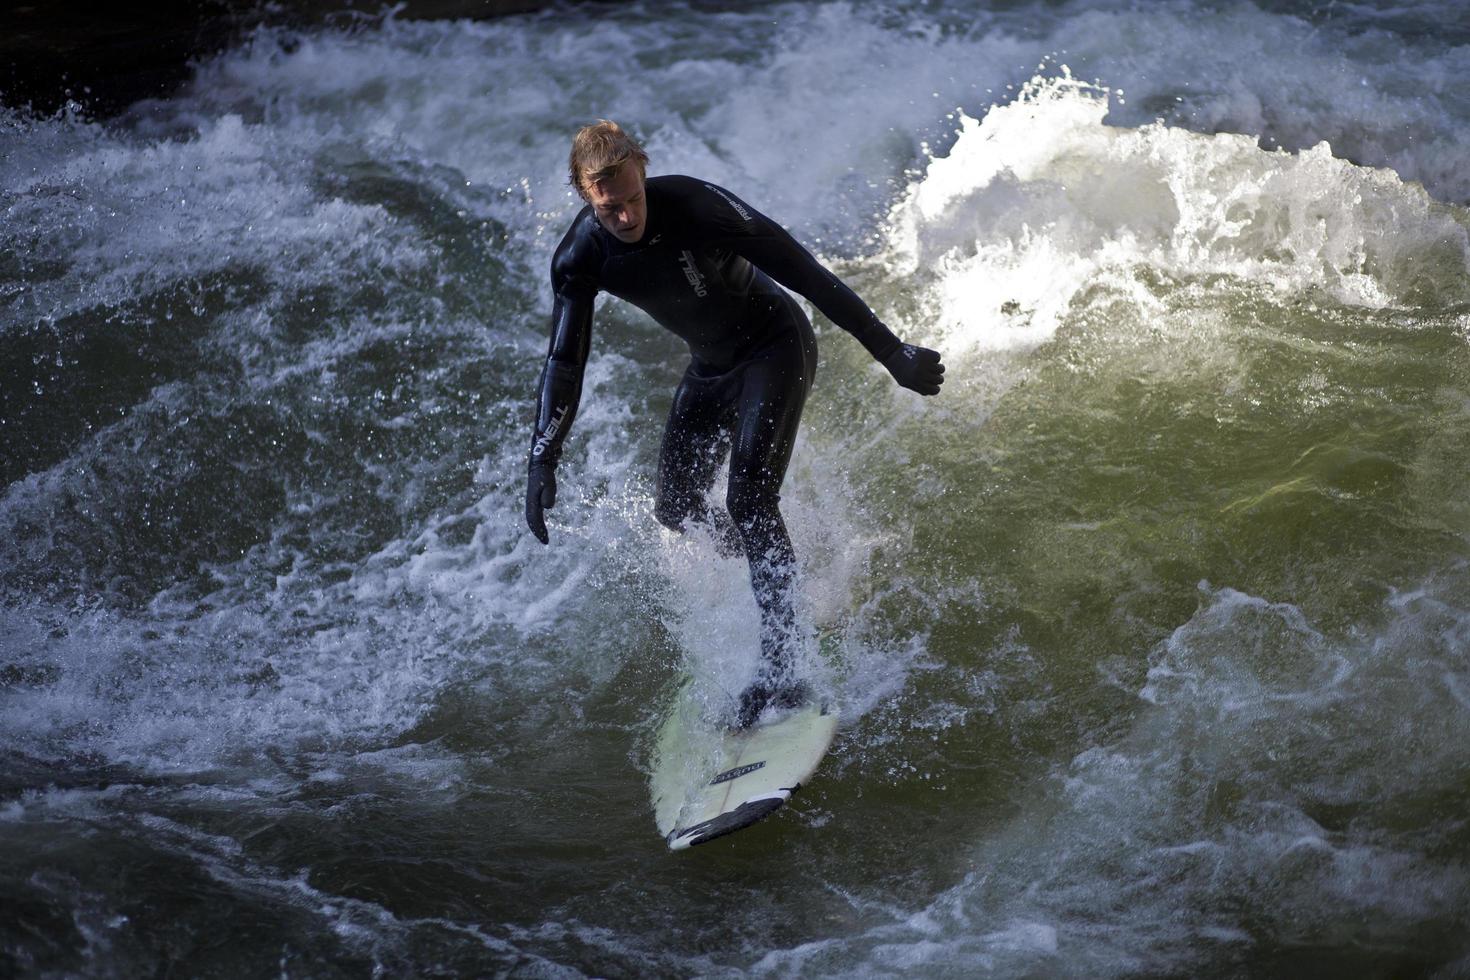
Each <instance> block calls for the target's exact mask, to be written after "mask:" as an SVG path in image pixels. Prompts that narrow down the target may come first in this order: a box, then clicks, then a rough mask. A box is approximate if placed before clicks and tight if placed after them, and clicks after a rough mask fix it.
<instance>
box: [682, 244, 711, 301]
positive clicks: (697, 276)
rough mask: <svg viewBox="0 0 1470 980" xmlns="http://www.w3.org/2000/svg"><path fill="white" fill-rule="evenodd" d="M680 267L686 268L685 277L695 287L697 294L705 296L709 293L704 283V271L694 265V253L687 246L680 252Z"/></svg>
mask: <svg viewBox="0 0 1470 980" xmlns="http://www.w3.org/2000/svg"><path fill="white" fill-rule="evenodd" d="M679 268H681V269H683V270H684V278H685V279H688V280H689V285H691V286H693V287H694V295H695V296H699V297H703V296H705V295H707V294H708V293H709V290H708V289H706V288H705V285H704V273H702V272H700V271H699V269H698V268H697V267H696V266H695V265H694V253H693V252H691V251H689V250H688V249H687V248H686V249H685V250H684V251H682V252H680V253H679Z"/></svg>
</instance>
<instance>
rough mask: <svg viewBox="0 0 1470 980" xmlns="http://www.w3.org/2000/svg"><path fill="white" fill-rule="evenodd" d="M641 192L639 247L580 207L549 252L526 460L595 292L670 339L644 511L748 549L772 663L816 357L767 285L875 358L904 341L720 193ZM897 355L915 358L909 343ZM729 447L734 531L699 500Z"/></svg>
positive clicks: (563, 426)
mask: <svg viewBox="0 0 1470 980" xmlns="http://www.w3.org/2000/svg"><path fill="white" fill-rule="evenodd" d="M645 190H646V193H647V205H648V210H647V223H646V226H645V228H644V230H643V236H642V237H641V238H640V239H639V241H637V242H635V243H633V244H628V243H625V242H622V241H620V240H618V239H617V238H616V237H614V236H613V235H612V234H611V233H609V232H608V231H607V230H606V229H605V228H603V227H602V225H601V224H600V223H599V221H598V220H597V217H596V215H595V214H594V213H593V211H592V208H591V207H590V206H589V207H586V208H583V209H582V211H581V213H580V214H578V215H577V217H576V219H575V220H574V221H573V222H572V227H571V229H570V230H569V231H568V232H567V234H566V237H564V238H563V239H562V241H561V244H560V245H559V246H558V247H557V249H556V253H555V255H554V256H553V258H552V262H551V284H552V289H553V291H554V293H555V300H554V305H553V310H552V329H551V347H550V350H549V352H548V353H547V358H546V367H545V369H544V370H543V372H542V375H541V386H540V398H539V406H538V410H537V415H536V432H535V437H534V440H533V442H532V450H531V466H532V468H533V470H534V468H535V467H536V466H538V465H550V466H554V465H555V464H556V462H557V460H558V458H559V457H560V455H561V445H562V441H563V440H564V439H565V438H566V434H567V429H568V428H569V427H570V426H571V423H572V419H573V418H574V416H575V415H576V411H577V403H578V401H579V399H580V396H581V388H582V373H583V369H584V366H585V365H586V362H587V352H588V347H589V344H590V340H591V333H592V306H593V298H594V297H595V296H596V295H597V293H598V291H599V290H605V291H607V292H609V293H611V294H612V295H614V296H617V297H619V298H620V299H623V300H626V301H627V302H629V303H632V304H633V305H635V306H638V307H640V308H641V309H643V310H645V311H647V312H648V313H649V314H650V315H652V316H653V318H654V319H655V320H657V321H658V322H659V323H660V324H662V325H663V326H665V327H667V328H668V329H669V330H671V331H673V332H674V333H676V334H678V335H679V336H680V337H682V338H683V339H684V340H685V341H686V342H687V343H688V344H689V351H690V354H691V355H692V358H691V360H690V363H689V367H688V369H687V370H686V371H685V373H684V378H683V380H682V381H681V382H680V383H679V387H678V390H677V391H676V392H675V393H674V402H673V407H672V408H671V409H670V412H669V420H668V425H667V427H666V428H665V431H664V439H663V448H662V451H661V453H660V458H659V469H658V490H657V503H656V506H655V513H656V515H657V517H658V520H659V521H660V522H661V523H663V524H665V525H667V526H668V527H671V528H674V529H675V530H679V529H681V528H682V527H683V525H684V523H685V522H686V521H688V520H691V519H693V520H696V521H703V522H705V523H708V524H709V525H711V526H712V527H714V528H715V530H716V532H717V533H718V534H719V535H720V536H721V539H722V540H723V542H724V543H725V545H726V546H727V547H729V548H732V549H735V548H738V549H739V550H740V551H743V552H744V554H745V555H746V557H747V559H748V560H749V563H750V576H751V585H752V587H753V588H754V590H755V596H756V602H757V604H758V605H759V607H760V610H761V648H762V651H763V652H764V653H765V655H766V657H767V658H768V659H769V660H770V661H771V663H772V664H773V665H774V666H777V667H780V666H782V665H783V662H784V660H785V655H784V651H785V649H786V643H785V639H786V638H787V637H788V636H789V635H790V633H791V630H792V629H793V626H794V614H793V592H794V588H793V586H794V566H795V555H794V554H793V552H792V549H791V539H790V537H789V536H788V535H787V533H786V526H785V524H784V523H783V522H782V520H781V512H780V510H779V509H778V504H779V502H780V489H781V482H782V480H783V479H784V477H785V475H786V465H787V463H788V462H789V461H790V458H791V449H792V445H793V443H794V442H795V439H796V430H797V426H798V424H799V423H800V421H801V411H802V406H803V405H804V404H805V402H806V396H807V392H808V391H809V390H810V389H811V384H812V378H813V376H814V374H815V373H816V367H817V347H816V339H815V337H814V336H813V334H812V328H811V324H810V322H808V320H807V318H806V316H805V315H804V314H803V313H802V311H801V308H800V307H799V306H797V304H796V303H795V301H793V300H792V299H791V297H790V296H789V295H787V294H786V292H785V291H784V290H782V289H781V288H780V286H777V285H776V283H780V284H781V285H782V286H786V287H787V288H789V289H791V290H793V291H795V292H797V293H799V294H801V295H802V296H805V297H806V298H807V299H808V300H810V301H811V302H812V303H813V304H814V305H815V306H816V307H817V309H819V310H821V311H822V312H823V313H824V314H825V315H826V316H827V317H828V318H829V319H831V320H832V321H833V322H834V323H836V324H837V325H838V326H840V327H842V328H843V329H844V330H846V331H847V332H849V333H851V334H852V335H853V336H854V337H856V338H857V339H858V341H859V342H860V343H861V344H862V345H863V346H864V347H866V348H867V349H868V351H869V353H871V354H872V355H873V357H874V358H875V359H877V360H879V361H886V359H888V358H890V357H892V356H893V355H894V354H895V352H897V351H898V350H899V349H900V348H901V347H902V344H901V342H900V341H899V339H898V337H896V336H894V334H893V332H892V331H890V330H889V329H888V328H887V327H886V326H884V325H883V324H882V323H881V322H880V321H879V320H878V318H877V317H876V316H874V315H873V311H872V310H870V309H868V307H867V305H866V304H864V303H863V301H862V300H861V299H859V298H858V297H857V295H856V294H855V293H853V291H852V290H850V289H848V288H847V287H846V286H845V285H843V284H842V282H841V281H840V280H839V279H838V278H837V277H836V276H834V275H833V274H832V273H830V272H828V271H827V270H826V269H825V268H823V267H822V266H821V264H820V263H818V262H817V260H816V259H814V258H813V257H812V256H811V254H810V253H809V252H807V250H806V249H804V248H802V246H801V245H800V244H799V243H798V242H797V241H796V240H795V239H794V238H792V237H791V235H789V234H788V233H787V232H786V231H785V229H783V228H781V227H780V226H779V225H777V224H776V223H775V222H773V221H771V220H770V219H769V218H767V217H765V215H763V214H761V213H760V212H758V211H756V210H755V209H754V208H752V207H751V206H750V205H748V204H746V203H744V202H743V201H741V200H740V199H738V198H736V197H735V196H734V195H733V194H731V193H730V192H729V191H726V190H724V189H723V188H720V187H717V186H715V185H714V184H708V183H705V182H703V181H700V180H696V179H694V178H692V177H680V176H667V177H653V178H650V179H649V180H648V181H647V182H646V185H645ZM772 280H774V282H773V281H772ZM904 349H905V350H906V351H908V352H910V353H909V355H908V356H910V357H912V351H914V350H915V349H914V348H904ZM935 361H936V363H937V356H936V358H935ZM890 370H893V368H890ZM934 390H936V391H937V390H938V389H937V387H936V388H935V389H934ZM727 451H728V452H729V454H730V480H729V485H728V487H727V490H726V496H725V506H726V509H727V510H728V512H729V516H730V518H733V526H732V524H731V522H730V521H728V520H725V519H724V515H723V514H721V513H720V512H719V511H718V510H716V509H714V508H711V507H710V506H709V504H708V502H707V497H708V493H709V491H710V489H711V486H712V484H713V482H714V477H715V472H716V470H717V469H718V468H719V464H720V462H721V460H722V459H723V458H724V454H725V453H726V452H727Z"/></svg>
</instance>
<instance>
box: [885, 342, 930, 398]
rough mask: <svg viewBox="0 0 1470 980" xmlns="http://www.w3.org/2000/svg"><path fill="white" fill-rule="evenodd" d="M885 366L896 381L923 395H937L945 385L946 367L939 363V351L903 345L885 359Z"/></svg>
mask: <svg viewBox="0 0 1470 980" xmlns="http://www.w3.org/2000/svg"><path fill="white" fill-rule="evenodd" d="M883 366H884V367H885V368H887V369H888V373H889V374H891V375H893V380H894V381H897V382H898V383H899V384H901V385H903V386H904V387H905V388H907V389H908V390H909V391H917V392H918V393H919V394H921V395H937V394H939V386H940V385H942V384H944V365H943V364H941V363H939V351H937V350H930V349H929V348H927V347H915V346H914V345H913V344H903V345H901V346H900V347H899V348H898V350H896V351H894V352H893V353H892V354H889V355H888V356H887V357H885V358H883Z"/></svg>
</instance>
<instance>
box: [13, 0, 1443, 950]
mask: <svg viewBox="0 0 1470 980" xmlns="http://www.w3.org/2000/svg"><path fill="white" fill-rule="evenodd" d="M1467 77H1470V21H1467V19H1466V16H1465V14H1464V13H1463V10H1462V8H1461V7H1460V6H1459V5H1458V4H1455V3H1450V2H1430V3H1420V4H1401V3H1396V4H1386V3H1384V4H1373V3H1331V4H1318V3H1287V2H1262V3H1258V4H1250V3H1244V2H1241V3H1228V2H1227V3H1222V4H1202V3H1186V2H1166V3H1160V4H1151V5H1146V6H1144V5H1135V4H1132V3H1115V2H1107V0H1077V2H1040V0H1014V2H1008V3H1005V4H998V5H996V6H995V7H994V8H991V9H976V8H975V6H974V5H972V4H965V3H957V2H918V0H914V2H908V3H903V2H895V3H887V4H870V3H859V2H850V3H827V2H813V3H770V4H767V3H761V4H750V5H741V6H740V7H739V10H738V11H737V12H729V11H724V12H722V11H721V10H719V9H718V8H716V7H715V6H714V5H711V4H705V3H688V4H665V3H658V4H653V3H648V4H632V5H619V6H600V5H599V6H595V7H588V8H577V9H554V10H552V11H550V12H545V13H542V14H537V15H531V16H526V17H516V18H508V19H502V20H496V21H492V22H485V23H471V22H456V21H438V22H406V21H395V20H392V19H390V20H387V21H382V20H362V21H359V22H355V23H352V24H346V25H339V26H338V27H336V28H330V29H316V30H313V31H311V32H304V33H303V32H294V31H290V30H274V31H261V32H260V33H257V34H255V35H253V36H252V37H251V38H250V39H248V41H246V42H245V43H243V44H241V45H240V46H238V47H236V48H235V49H232V50H229V51H227V52H225V53H223V54H220V55H218V56H215V57H211V58H208V59H206V60H203V61H201V62H200V63H199V64H198V66H197V67H196V69H195V72H194V76H193V78H192V81H190V82H189V83H188V84H187V85H186V87H185V88H184V89H183V90H182V91H180V92H179V93H177V94H176V95H175V96H173V97H171V98H168V99H166V100H157V101H151V102H147V103H142V104H138V105H136V106H134V107H132V108H131V109H130V110H128V111H127V112H126V113H124V114H123V115H122V116H120V117H118V118H115V119H112V120H110V121H108V122H106V123H105V124H104V123H98V122H94V121H88V120H86V119H84V118H81V117H80V116H78V115H77V114H75V113H67V112H63V113H61V114H59V115H57V116H54V117H47V118H34V117H31V116H27V115H24V114H20V113H16V112H11V111H8V110H6V111H4V113H3V114H0V209H3V211H0V213H3V222H0V336H3V339H4V343H3V345H0V447H3V452H0V470H3V472H0V477H3V478H0V488H3V489H0V964H3V972H5V973H7V974H12V973H13V974H21V975H35V976H53V975H72V974H84V975H92V976H136V975H141V974H161V973H173V974H183V975H206V974H218V975H252V976H259V975H280V976H293V977H295V976H303V977H304V976H315V977H323V976H361V975H369V974H372V975H377V974H382V975H391V976H400V975H409V974H420V975H449V974H479V975H509V976H526V977H563V976H566V977H573V976H578V975H598V976H633V975H667V976H686V975H704V976H736V975H746V974H748V975H758V976H764V975H773V976H789V975H801V976H814V977H815V976H849V975H866V976H897V975H909V974H921V975H925V976H941V977H942V976H952V977H962V976H963V977H969V976H976V975H990V976H998V977H1021V976H1076V977H1109V976H1139V975H1149V976H1157V975H1179V976H1182V975H1189V976H1242V975H1249V976H1273V975H1274V976H1287V975H1290V976H1302V975H1315V976H1343V975H1353V976H1368V977H1375V976H1383V977H1387V976H1395V977H1399V976H1420V975H1426V976H1444V977H1450V976H1465V975H1470V938H1467V937H1470V864H1467V855H1470V822H1467V808H1470V752H1467V749H1466V746H1467V744H1470V500H1467V493H1466V475H1467V460H1470V274H1467V273H1470V232H1467V229H1470V210H1467V204H1470V168H1467V167H1466V166H1465V161H1466V160H1467V159H1470V99H1467V97H1466V94H1465V93H1466V89H1465V87H1464V84H1463V82H1464V79H1465V78H1467ZM598 116H608V117H612V118H615V119H617V120H619V121H620V122H622V123H623V124H624V125H626V126H628V127H629V128H630V129H632V130H633V131H634V132H636V133H638V134H639V135H640V136H641V137H642V138H644V139H645V141H646V143H647V146H648V149H649V151H650V153H651V155H652V158H653V164H652V167H651V171H650V172H652V173H692V174H697V175H699V176H702V177H705V178H707V179H711V180H714V181H716V182H719V183H721V184H724V185H726V186H728V187H729V188H731V189H732V190H734V191H736V192H737V193H739V194H741V195H742V196H743V197H745V198H747V199H748V200H750V201H751V202H752V203H754V204H756V205H757V206H758V207H760V208H761V209H762V210H764V211H766V212H767V213H768V214H770V215H772V216H773V217H775V218H777V219H778V220H780V221H782V222H783V223H785V224H786V225H788V226H789V227H790V228H792V230H793V231H794V232H795V233H796V234H798V235H799V236H800V237H801V238H802V239H803V240H804V241H805V242H807V243H808V244H809V245H810V246H811V247H812V248H813V250H814V251H816V252H818V253H819V254H820V255H822V256H823V258H824V260H826V261H827V262H828V263H829V264H830V265H831V266H832V267H833V268H834V269H836V270H838V271H839V273H840V274H842V275H843V276H844V277H845V278H846V279H847V280H848V281H849V282H850V283H851V284H852V285H853V286H854V287H855V288H856V289H857V290H858V291H859V292H860V293H861V294H862V295H863V296H864V297H865V298H867V299H868V300H869V302H870V303H871V304H872V305H873V306H874V307H875V308H876V309H877V310H878V311H879V313H880V315H882V316H883V317H884V318H885V319H886V320H887V321H888V322H889V323H890V324H891V325H893V326H894V327H895V329H897V330H898V331H899V332H900V333H901V334H902V335H904V336H905V337H906V338H908V339H910V340H912V341H914V342H917V343H922V344H925V345H928V346H933V347H937V348H939V349H941V350H942V351H943V352H944V355H945V358H946V361H947V363H948V366H949V373H948V382H947V384H946V385H945V388H944V392H943V394H942V395H941V396H940V397H938V398H935V399H928V400H921V399H919V398H918V397H917V396H915V395H912V394H911V393H909V392H906V391H902V390H900V389H898V388H896V387H895V386H894V385H893V384H892V382H891V381H890V380H889V378H888V377H887V375H886V374H885V373H884V372H883V371H882V370H881V369H880V368H878V367H877V366H875V365H874V364H872V363H871V361H870V360H869V359H868V358H867V355H866V354H865V353H864V352H863V351H862V350H861V348H860V347H858V345H857V344H856V343H854V342H853V341H852V340H851V338H849V337H847V336H846V335H845V334H843V333H842V332H841V331H840V330H838V329H836V328H835V327H833V326H832V325H831V324H828V323H825V322H824V321H821V320H820V319H818V320H817V327H818V332H819V338H820V344H821V354H822V360H821V367H820V370H819V373H818V377H817V381H816V387H815V389H814V392H813V395H812V399H811V401H810V402H809V405H808V410H807V417H806V424H805V426H804V428H803V433H802V437H801V439H800V441H799V442H798V445H797V449H796V453H795V458H794V461H793V465H792V469H791V472H790V474H789V476H788V480H787V484H786V488H785V492H784V504H783V506H784V509H785V511H786V513H787V519H788V523H789V524H790V526H791V530H792V534H793V537H794V539H795V542H796V546H797V549H798V552H799V554H800V556H801V559H802V576H803V578H802V586H801V589H802V597H801V601H802V616H803V619H804V623H805V628H806V629H807V631H808V634H809V636H810V638H811V640H810V644H809V646H810V649H809V650H808V653H807V656H808V658H809V659H808V662H809V665H810V666H811V667H812V669H813V671H814V673H815V674H816V675H817V676H819V677H820V679H821V683H822V684H823V685H825V686H826V687H827V688H828V689H829V690H830V691H831V692H832V694H833V696H834V697H835V698H836V702H837V704H838V706H839V710H840V715H841V727H840V729H839V732H838V737H837V741H836V742H835V744H834V747H833V751H832V753H831V755H830V756H829V757H828V759H827V761H826V762H825V763H824V764H823V766H822V768H821V770H820V771H819V773H818V775H817V778H816V780H815V781H814V782H813V784H812V785H811V786H809V787H808V788H806V789H805V790H803V792H802V793H800V794H798V796H797V797H796V798H795V799H794V800H793V802H792V804H791V805H790V806H789V807H788V808H787V809H786V810H784V811H782V812H781V813H779V814H778V815H776V816H775V817H773V818H772V819H770V820H768V821H767V822H765V823H764V824H762V825H760V826H758V827H755V828H752V829H751V830H748V831H745V832H743V833H741V834H739V835H736V836H733V837H730V838H726V839H723V840H721V841H718V842H715V843H712V844H710V845H708V846H706V847H702V848H698V849H696V850H694V851H692V852H686V853H682V854H671V853H669V852H668V851H667V850H666V848H665V846H664V844H663V842H662V841H661V840H660V839H659V837H658V835H657V832H656V830H655V828H654V825H653V816H652V809H651V805H650V802H649V795H648V772H649V768H650V764H651V759H650V756H651V753H652V747H653V743H654V738H655V735H656V732H657V728H658V725H659V721H660V718H661V717H662V715H663V713H664V711H665V710H666V708H667V705H668V703H669V700H670V698H671V697H672V696H673V693H674V691H675V688H676V686H677V685H678V684H679V683H680V681H681V679H682V678H683V677H684V676H686V675H688V674H693V675H694V676H695V677H696V678H697V679H700V680H702V682H703V684H704V689H705V690H707V691H715V692H719V691H723V690H738V687H739V685H740V684H741V683H742V682H743V679H744V677H745V676H747V675H748V673H749V672H750V671H751V670H753V669H754V666H755V662H756V660H755V658H756V656H757V642H756V620H755V610H754V605H753V603H752V602H751V600H750V597H749V590H748V587H747V584H746V577H745V569H744V566H743V564H741V563H740V562H738V561H735V560H729V559H723V558H720V557H718V556H717V555H716V552H715V550H714V549H713V547H712V546H711V544H710V542H709V541H708V540H703V539H701V538H700V537H699V536H697V535H696V536H694V537H691V538H687V539H673V538H672V537H670V536H668V535H666V534H665V532H663V531H662V529H660V528H659V527H658V525H657V524H656V522H655V521H654V520H653V518H652V503H651V492H652V482H653V469H654V463H655V458H656V453H657V448H658V441H659V436H660V432H661V427H662V420H663V416H664V413H665V412H666V411H667V406H668V401H669V397H670V394H671V392H672V388H673V385H674V384H675V383H676V381H677V379H678V377H679V375H680V373H681V372H682V369H683V366H684V354H683V353H682V351H681V350H680V347H679V344H678V343H677V342H676V341H675V340H674V339H673V338H672V337H671V336H670V335H668V334H667V333H665V332H663V331H662V330H661V329H660V328H658V327H657V326H656V325H654V324H653V323H652V322H651V321H649V320H648V319H647V318H646V317H644V316H643V315H642V314H640V313H639V312H637V311H636V310H632V309H630V308H628V307H626V306H624V305H622V304H621V303H619V302H617V301H614V300H606V299H605V300H603V301H601V306H600V309H599V313H598V322H597V328H596V335H595V339H594V344H593V354H592V359H591V363H590V367H589V373H588V384H587V387H586V393H585V395H584V401H583V409H582V414H581V416H580V418H579V419H578V420H577V423H576V426H575V429H574V431H573V433H572V436H571V439H570V441H569V443H568V447H569V448H568V452H567V456H566V458H565V461H564V465H563V466H562V472H561V477H562V492H561V498H560V501H559V503H558V506H557V507H556V509H555V510H554V511H553V512H551V517H552V528H551V531H552V544H551V546H550V547H549V548H543V547H541V546H540V545H539V544H537V543H536V542H535V541H533V540H532V538H531V537H530V535H529V534H528V533H527V532H526V530H525V529H524V526H523V523H522V516H521V512H522V494H523V492H524V490H523V487H524V465H525V457H526V451H527V448H528V445H529V439H530V424H531V413H532V396H533V390H534V386H535V382H536V376H537V373H538V371H539V364H540V359H541V357H542V356H543V354H544V350H545V343H546V339H545V338H546V321H547V316H548V312H549V308H550V296H549V289H548V286H547V281H546V268H547V263H548V259H549V254H550V250H551V248H552V247H553V246H554V244H555V243H556V242H557V241H558V240H559V238H560V236H561V234H562V233H563V231H564V230H565V228H566V226H567V224H568V222H569V221H570V219H571V217H572V215H573V214H574V213H575V212H576V210H577V207H578V203H577V202H576V201H574V200H573V198H572V196H571V194H570V193H569V191H568V189H567V188H566V186H565V183H564V176H563V166H564V158H565V150H566V146H567V143H568V139H569V136H570V133H571V132H572V130H573V129H574V128H575V126H576V125H578V124H580V123H582V122H585V121H587V120H590V119H593V118H596V117H598Z"/></svg>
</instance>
